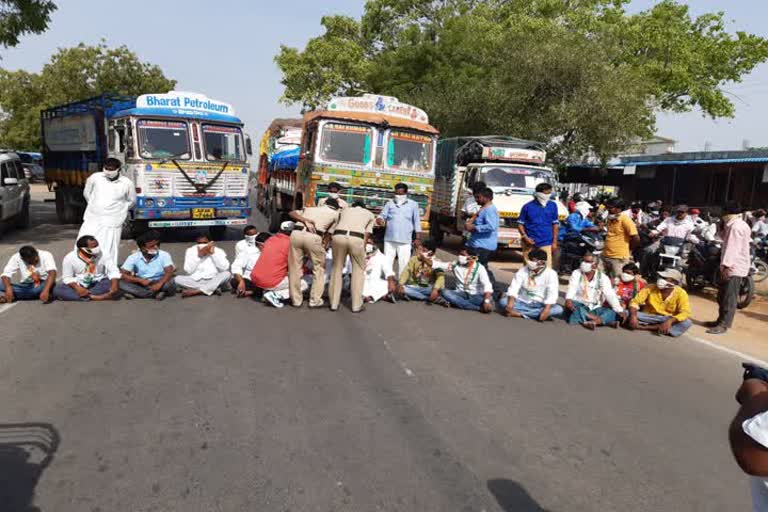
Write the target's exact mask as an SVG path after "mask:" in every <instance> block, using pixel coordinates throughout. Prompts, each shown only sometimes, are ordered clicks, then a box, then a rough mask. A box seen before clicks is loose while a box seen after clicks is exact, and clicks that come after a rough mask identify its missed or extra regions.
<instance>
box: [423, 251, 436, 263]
mask: <svg viewBox="0 0 768 512" xmlns="http://www.w3.org/2000/svg"><path fill="white" fill-rule="evenodd" d="M432 256H434V255H433V254H432V253H431V252H423V253H421V259H422V260H425V261H430V260H431V259H432Z"/></svg>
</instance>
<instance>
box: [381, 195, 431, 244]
mask: <svg viewBox="0 0 768 512" xmlns="http://www.w3.org/2000/svg"><path fill="white" fill-rule="evenodd" d="M379 218H380V219H384V220H385V221H387V228H386V232H385V233H384V241H385V242H395V243H399V244H406V243H407V244H409V243H411V241H413V233H414V232H416V233H420V232H421V218H420V217H419V204H418V203H417V202H416V201H414V200H412V199H406V201H405V203H403V204H396V203H395V202H394V201H393V200H390V201H388V202H387V204H385V205H384V208H383V209H382V210H381V213H380V214H379Z"/></svg>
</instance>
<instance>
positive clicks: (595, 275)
mask: <svg viewBox="0 0 768 512" xmlns="http://www.w3.org/2000/svg"><path fill="white" fill-rule="evenodd" d="M606 302H607V303H608V305H609V306H610V307H605V306H604V305H603V304H605V303H606ZM565 310H566V311H567V312H568V313H569V316H568V323H569V324H571V325H576V324H579V325H582V326H583V327H585V328H586V329H589V330H591V331H594V330H595V327H599V326H601V325H609V326H611V327H613V328H616V327H618V326H619V322H618V321H617V320H616V318H617V316H618V317H619V318H621V320H622V321H623V320H624V318H625V315H624V308H623V307H622V306H621V302H620V301H619V298H618V297H617V296H616V292H615V291H614V289H613V286H612V285H611V279H610V278H609V277H608V276H607V275H605V274H604V273H603V272H601V271H600V270H599V269H598V268H597V262H595V257H594V255H592V253H589V252H588V253H585V254H584V256H583V257H582V259H581V265H580V266H579V268H577V269H576V270H574V271H573V273H572V274H571V279H570V281H569V283H568V292H567V293H566V294H565Z"/></svg>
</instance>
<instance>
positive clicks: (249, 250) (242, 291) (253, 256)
mask: <svg viewBox="0 0 768 512" xmlns="http://www.w3.org/2000/svg"><path fill="white" fill-rule="evenodd" d="M254 229H255V228H254ZM250 236H253V245H251V242H250V239H249V237H250ZM270 236H271V235H270V234H269V233H258V234H256V235H249V234H246V235H245V238H246V239H247V242H248V243H247V245H246V246H244V247H241V248H240V250H238V248H237V247H235V252H236V253H237V256H235V261H233V262H232V292H233V293H236V294H237V297H238V298H240V299H242V298H243V297H251V296H253V294H254V292H255V291H257V290H258V288H257V287H256V286H255V285H254V284H253V283H252V282H251V272H252V271H253V266H254V265H256V262H257V261H259V258H260V257H261V250H262V248H263V247H264V242H266V241H267V240H268V239H269V237H270ZM241 242H243V241H242V240H241V241H240V242H238V243H237V245H240V244H241Z"/></svg>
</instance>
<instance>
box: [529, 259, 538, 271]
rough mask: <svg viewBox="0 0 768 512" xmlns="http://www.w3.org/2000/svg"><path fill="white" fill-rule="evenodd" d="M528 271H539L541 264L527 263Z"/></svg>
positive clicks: (536, 262)
mask: <svg viewBox="0 0 768 512" xmlns="http://www.w3.org/2000/svg"><path fill="white" fill-rule="evenodd" d="M527 265H528V270H539V262H538V261H529V262H528V263H527Z"/></svg>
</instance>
